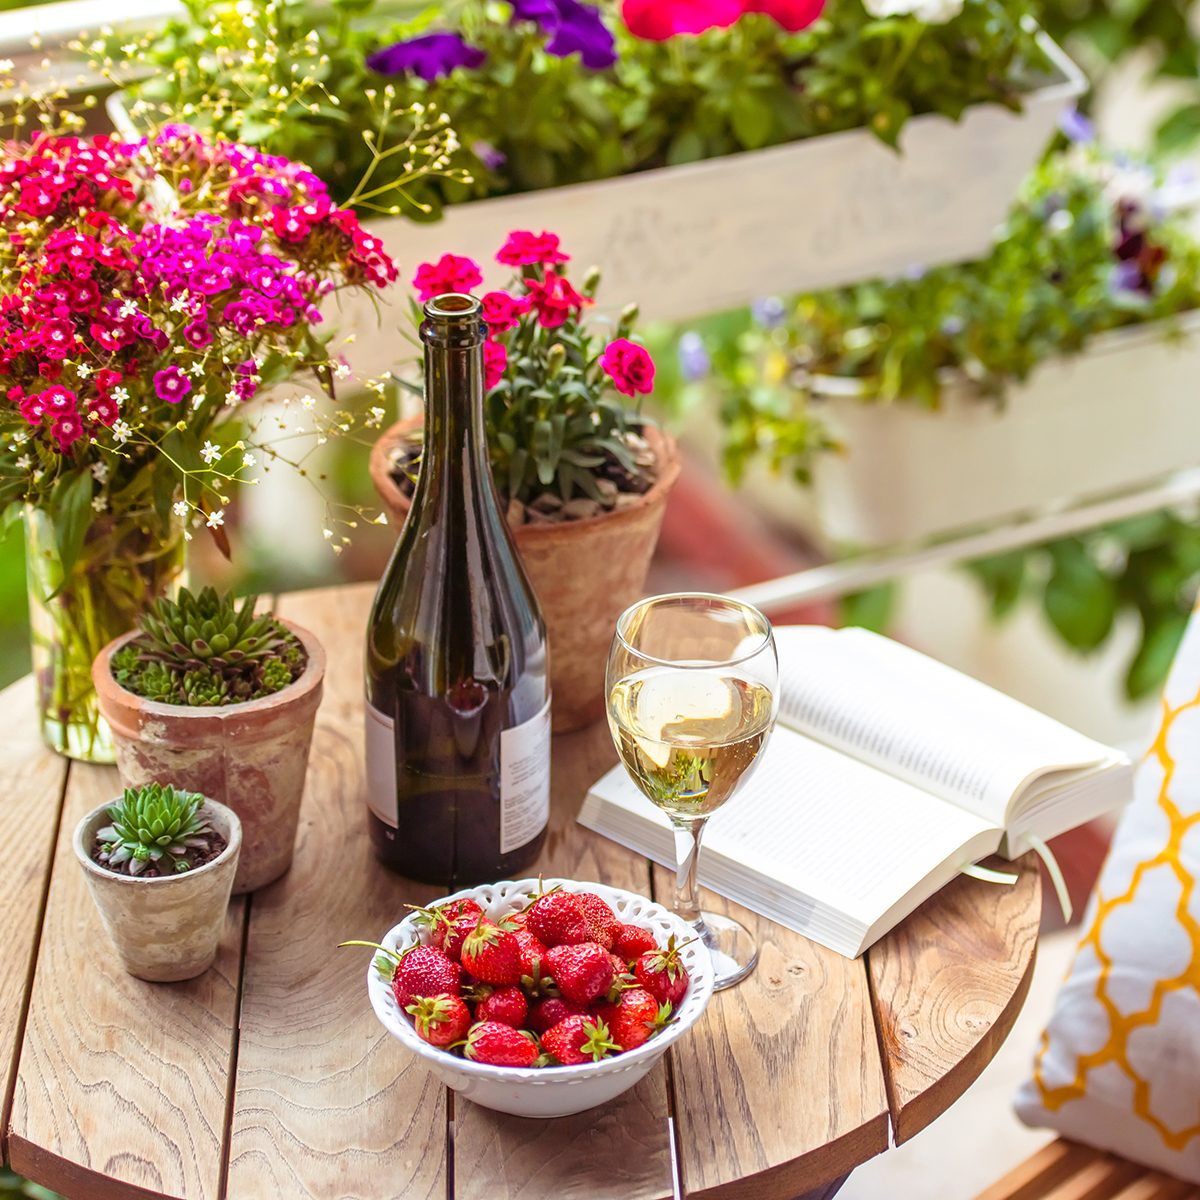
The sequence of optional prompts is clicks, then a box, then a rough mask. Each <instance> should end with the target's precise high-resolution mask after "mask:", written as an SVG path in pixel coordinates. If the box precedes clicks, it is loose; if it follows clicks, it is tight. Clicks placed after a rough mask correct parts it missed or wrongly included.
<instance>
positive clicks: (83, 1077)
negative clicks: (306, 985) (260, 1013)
mask: <svg viewBox="0 0 1200 1200" xmlns="http://www.w3.org/2000/svg"><path fill="white" fill-rule="evenodd" d="M117 792H118V783H117V773H116V771H115V769H113V768H111V767H87V766H81V765H79V764H73V765H72V767H71V772H70V778H69V781H68V784H67V793H66V801H65V805H64V808H63V819H62V824H61V828H60V829H59V836H58V847H57V851H56V855H55V862H54V885H53V887H52V888H51V891H50V895H49V897H48V900H47V904H46V915H45V922H44V927H43V934H42V940H41V946H40V949H39V951H38V960H37V974H36V979H35V982H34V987H33V993H32V997H31V1000H30V1007H29V1019H28V1023H27V1025H26V1029H25V1039H24V1044H23V1046H22V1050H21V1063H20V1069H19V1072H18V1075H17V1085H16V1092H15V1095H14V1100H13V1111H12V1130H11V1134H10V1139H9V1153H10V1156H11V1159H12V1165H13V1167H14V1169H16V1170H17V1171H19V1172H21V1173H22V1174H24V1175H28V1176H30V1177H31V1178H33V1179H36V1180H37V1181H38V1182H39V1183H44V1184H46V1185H47V1186H49V1187H52V1188H54V1189H55V1190H56V1191H61V1192H65V1193H66V1194H67V1195H69V1196H87V1197H88V1198H89V1200H107V1198H108V1197H113V1198H114V1200H115V1198H116V1197H121V1198H122V1200H125V1198H127V1197H155V1198H157V1197H161V1196H172V1197H174V1196H186V1197H188V1198H189V1200H207V1198H208V1197H215V1196H216V1195H217V1193H218V1183H219V1178H220V1165H221V1142H222V1137H223V1133H224V1126H225V1096H226V1079H227V1075H228V1069H229V1058H230V1053H231V1050H232V1045H233V1031H234V1023H235V1000H236V994H237V976H238V964H239V957H240V952H241V939H242V928H243V917H244V902H243V901H242V900H240V899H238V900H235V901H234V903H233V904H232V905H231V906H230V911H229V917H228V919H227V922H226V926H225V934H224V937H223V939H222V942H221V950H220V953H219V954H218V957H217V961H216V963H215V964H214V966H213V968H212V969H211V970H209V971H207V972H206V973H205V974H204V975H202V976H201V977H200V978H199V979H194V980H190V981H189V982H187V983H175V984H153V983H145V982H143V981H142V980H140V979H134V978H133V976H131V975H126V974H125V972H124V971H123V970H122V969H121V967H120V966H119V965H118V963H117V961H116V956H115V953H114V952H113V950H112V948H111V945H110V943H109V941H108V937H107V935H106V934H105V932H104V930H103V928H102V926H101V924H100V918H99V916H98V914H97V913H96V909H95V907H94V905H93V904H92V900H91V897H90V896H89V895H88V892H87V889H86V886H85V884H84V879H83V872H82V871H81V870H80V868H79V866H78V864H77V863H76V862H75V861H74V855H73V853H72V850H71V835H72V833H73V831H74V828H75V825H76V823H77V822H78V821H79V819H80V818H81V817H83V816H84V814H85V813H87V812H88V811H90V810H91V809H92V808H94V807H95V806H96V805H97V804H100V803H103V802H104V801H106V800H110V799H112V797H113V796H115V795H116V794H117Z"/></svg>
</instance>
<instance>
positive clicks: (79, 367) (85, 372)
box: [75, 363, 92, 379]
mask: <svg viewBox="0 0 1200 1200" xmlns="http://www.w3.org/2000/svg"><path fill="white" fill-rule="evenodd" d="M91 373H92V368H91V367H89V366H88V365H87V363H76V364H75V374H76V375H78V376H79V378H80V379H86V378H87V377H88V376H89V375H90V374H91Z"/></svg>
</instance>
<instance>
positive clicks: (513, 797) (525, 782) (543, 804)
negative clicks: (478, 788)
mask: <svg viewBox="0 0 1200 1200" xmlns="http://www.w3.org/2000/svg"><path fill="white" fill-rule="evenodd" d="M394 790H395V789H393V791H394ZM549 819H550V700H549V699H548V698H547V700H546V706H545V707H544V708H543V709H542V711H541V712H540V713H538V715H537V716H536V717H534V718H533V719H532V720H529V721H526V722H525V723H524V724H523V725H514V726H513V727H512V728H511V729H506V730H504V731H503V732H502V733H501V734H500V853H501V854H508V853H509V851H511V850H516V849H518V848H519V847H521V846H524V845H525V844H526V843H527V842H532V841H533V839H534V838H535V837H537V835H538V834H539V833H541V832H542V830H543V829H544V828H545V827H546V822H547V821H549Z"/></svg>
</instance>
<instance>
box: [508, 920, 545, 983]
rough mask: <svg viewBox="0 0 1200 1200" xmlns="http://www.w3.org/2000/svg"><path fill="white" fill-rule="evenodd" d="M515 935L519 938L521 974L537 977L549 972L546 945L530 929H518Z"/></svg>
mask: <svg viewBox="0 0 1200 1200" xmlns="http://www.w3.org/2000/svg"><path fill="white" fill-rule="evenodd" d="M513 937H515V938H516V939H517V947H518V956H519V958H520V962H521V974H522V975H529V976H531V977H532V978H535V979H536V978H537V977H538V976H540V975H542V974H543V973H548V972H547V971H546V947H545V946H544V945H542V943H541V942H540V941H539V940H538V939H537V938H536V937H534V936H533V934H532V933H530V932H529V930H528V929H518V930H517V931H516V933H514V934H513Z"/></svg>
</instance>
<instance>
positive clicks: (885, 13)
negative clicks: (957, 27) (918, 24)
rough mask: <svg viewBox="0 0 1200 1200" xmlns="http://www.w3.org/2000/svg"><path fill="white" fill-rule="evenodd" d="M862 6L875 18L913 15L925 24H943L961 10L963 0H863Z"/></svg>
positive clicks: (952, 18) (951, 19)
mask: <svg viewBox="0 0 1200 1200" xmlns="http://www.w3.org/2000/svg"><path fill="white" fill-rule="evenodd" d="M863 7H864V8H865V9H866V10H867V12H868V13H870V14H871V16H873V17H874V18H875V19H876V20H882V19H884V18H885V17H907V16H913V17H916V18H917V20H918V21H923V22H924V23H925V24H926V25H945V24H946V22H947V21H953V20H954V18H955V17H957V16H958V14H959V13H961V12H962V10H963V0H863Z"/></svg>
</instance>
